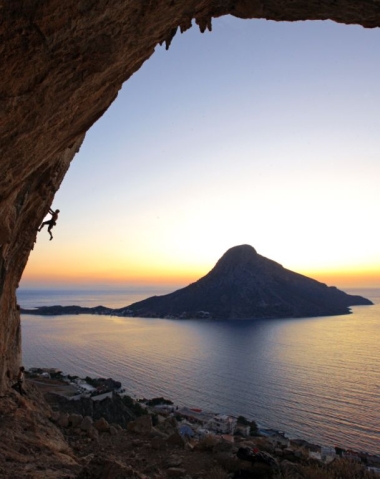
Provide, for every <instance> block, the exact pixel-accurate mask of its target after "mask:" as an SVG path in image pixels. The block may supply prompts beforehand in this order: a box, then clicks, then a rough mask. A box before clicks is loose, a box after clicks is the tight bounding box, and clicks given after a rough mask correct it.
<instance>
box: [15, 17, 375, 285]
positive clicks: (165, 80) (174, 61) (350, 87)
mask: <svg viewBox="0 0 380 479" xmlns="http://www.w3.org/2000/svg"><path fill="white" fill-rule="evenodd" d="M379 42H380V31H379V30H365V29H363V28H361V27H356V26H344V25H338V24H334V23H332V22H300V23H292V24H286V23H275V22H266V21H241V20H237V19H233V18H231V17H226V18H221V19H218V20H215V21H214V28H213V32H212V33H208V34H204V35H201V34H200V33H199V32H198V31H197V30H196V29H194V28H193V29H191V30H190V31H189V32H186V34H184V35H181V36H178V38H177V37H175V39H174V42H173V44H172V46H171V48H170V50H169V51H168V52H167V51H165V50H164V49H163V48H160V47H158V48H157V49H156V53H155V54H154V55H153V57H152V58H151V59H150V60H149V61H148V62H147V63H146V64H145V65H144V66H143V67H142V69H141V70H140V71H139V72H137V73H136V74H135V75H134V76H133V77H132V78H131V79H130V80H129V81H128V82H127V84H126V85H125V86H124V87H123V90H122V91H121V92H120V94H119V97H118V99H117V100H116V102H115V103H114V104H113V105H112V107H111V108H110V109H109V111H108V112H107V113H106V114H105V115H104V116H103V118H101V119H100V120H99V121H98V122H97V124H96V125H95V126H94V127H93V128H92V129H91V130H90V132H89V133H88V135H87V138H86V140H85V143H84V145H83V146H82V148H81V150H80V152H79V154H78V155H77V157H76V158H75V159H74V162H73V165H72V167H71V168H70V170H69V172H68V174H67V177H66V178H65V180H64V182H63V185H62V186H61V189H60V190H59V191H58V193H57V195H56V199H55V201H54V203H53V205H52V206H53V208H54V209H55V208H59V209H60V210H61V214H60V217H59V220H58V224H57V226H56V227H55V228H54V229H53V234H54V240H53V241H51V242H50V241H49V236H48V234H47V232H46V229H45V230H43V231H42V232H41V233H39V235H38V241H37V244H36V246H35V249H34V251H33V252H32V253H31V256H30V261H29V263H28V265H27V268H26V271H25V273H24V277H23V281H22V286H23V287H32V286H39V285H40V286H41V285H43V286H44V287H46V286H48V285H52V286H55V285H70V284H88V285H90V284H104V285H111V286H112V285H114V284H118V285H126V284H128V285H132V284H154V283H167V284H178V285H186V284H188V283H189V282H192V281H195V280H197V279H198V278H199V277H201V276H203V275H204V274H206V273H207V272H208V271H209V270H210V269H211V268H212V267H213V266H214V264H215V262H216V261H217V260H218V259H219V257H220V256H222V254H223V253H224V252H225V251H226V250H227V249H229V248H231V247H233V246H236V245H239V244H250V245H252V246H253V247H254V248H255V249H256V250H257V252H258V253H259V254H261V255H263V256H266V257H268V258H270V259H272V260H274V261H277V262H279V263H281V264H282V265H283V266H284V267H286V268H288V269H291V270H293V271H296V272H299V273H302V274H305V275H308V276H311V277H314V278H315V279H318V280H320V281H323V282H326V283H327V284H330V285H336V286H338V287H342V288H343V287H346V286H347V287H353V286H363V287H380V255H379V227H378V224H377V222H378V220H377V216H378V212H377V209H378V205H379V204H380V188H379V187H378V180H379V178H380V138H379V135H378V131H379V127H380V115H379V113H378V112H379V108H378V106H379V103H380V87H379V82H378V78H379V77H380V50H379V49H378V44H379Z"/></svg>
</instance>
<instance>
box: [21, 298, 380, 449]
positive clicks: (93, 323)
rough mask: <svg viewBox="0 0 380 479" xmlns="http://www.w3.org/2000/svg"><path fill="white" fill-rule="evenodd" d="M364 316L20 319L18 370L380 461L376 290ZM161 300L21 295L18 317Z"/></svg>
mask: <svg viewBox="0 0 380 479" xmlns="http://www.w3.org/2000/svg"><path fill="white" fill-rule="evenodd" d="M346 291H347V292H348V293H351V294H360V295H362V296H365V297H367V298H369V299H371V300H372V301H373V302H374V303H375V304H374V306H355V307H352V308H351V309H352V314H348V315H342V316H325V317H317V318H301V319H280V320H252V321H250V320H230V321H226V320H169V319H147V318H120V317H113V316H95V315H68V316H50V317H47V316H34V315H25V314H23V315H22V318H21V323H22V341H23V363H24V365H25V366H26V367H27V368H29V367H55V368H59V369H61V370H62V371H63V372H65V373H69V374H73V375H78V376H80V377H85V376H91V377H99V376H100V377H112V378H113V379H115V380H119V381H121V382H122V384H123V386H124V387H125V389H126V391H127V392H128V394H130V395H131V396H132V397H134V398H143V397H145V398H152V397H157V396H164V397H165V398H168V399H171V400H172V401H173V402H174V403H175V404H177V405H178V406H188V407H196V408H200V409H203V410H205V411H211V412H217V413H223V414H233V415H243V416H245V417H246V418H247V419H250V420H255V421H256V422H257V423H258V425H259V427H261V428H266V429H274V430H278V431H281V432H284V433H286V435H287V436H288V437H290V438H298V439H305V440H307V441H309V442H312V443H314V444H319V445H325V446H339V447H342V448H344V449H352V450H355V451H364V452H367V453H370V454H380V347H379V341H380V289H366V290H359V289H355V290H346ZM154 294H162V291H154V290H146V291H144V290H141V289H135V290H132V289H130V290H125V291H90V290H86V291H81V290H72V291H68V290H62V291H58V290H23V289H20V290H19V291H18V302H19V304H20V305H21V307H23V308H32V307H36V306H44V305H49V306H52V305H57V304H60V305H73V304H75V305H79V306H97V305H103V306H108V307H114V308H116V307H122V306H126V305H128V304H131V303H133V302H135V301H138V300H141V299H144V298H146V297H149V296H152V295H154Z"/></svg>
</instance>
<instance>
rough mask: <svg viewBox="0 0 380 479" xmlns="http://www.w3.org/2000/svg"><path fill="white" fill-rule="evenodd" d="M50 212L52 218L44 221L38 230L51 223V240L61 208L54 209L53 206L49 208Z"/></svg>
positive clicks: (49, 228) (49, 229)
mask: <svg viewBox="0 0 380 479" xmlns="http://www.w3.org/2000/svg"><path fill="white" fill-rule="evenodd" d="M49 213H50V214H51V218H50V220H49V221H44V222H43V223H42V225H41V226H40V227H39V228H38V231H41V230H42V228H43V227H44V226H45V225H49V227H48V233H49V235H50V241H51V240H52V239H53V235H52V234H51V229H52V228H53V226H55V225H56V224H57V219H58V213H59V210H55V211H53V210H52V209H51V208H49Z"/></svg>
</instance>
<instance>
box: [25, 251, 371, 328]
mask: <svg viewBox="0 0 380 479" xmlns="http://www.w3.org/2000/svg"><path fill="white" fill-rule="evenodd" d="M372 304H373V303H372V302H371V301H370V300H369V299H367V298H364V297H362V296H355V295H350V294H347V293H345V292H344V291H341V290H339V289H338V288H336V287H334V286H327V285H326V284H324V283H321V282H319V281H316V280H314V279H312V278H308V277H307V276H304V275H301V274H298V273H295V272H293V271H290V270H288V269H286V268H284V267H283V266H281V265H280V264H279V263H276V262H275V261H272V260H270V259H268V258H265V257H264V256H261V255H259V254H258V253H257V252H256V250H255V249H254V248H253V247H252V246H250V245H240V246H235V247H233V248H230V249H229V250H228V251H227V252H226V253H225V254H224V255H223V256H222V257H221V258H220V259H219V261H218V262H217V263H216V265H215V266H214V268H213V269H212V270H211V271H210V272H209V273H208V274H206V276H204V277H202V278H200V279H199V280H198V281H196V282H195V283H192V284H190V285H189V286H186V287H185V288H182V289H179V290H177V291H174V292H173V293H170V294H166V295H162V296H152V297H150V298H147V299H145V300H143V301H139V302H136V303H133V304H131V305H129V306H125V307H123V308H117V309H113V308H107V307H104V306H96V307H94V308H88V307H81V306H41V307H38V308H35V309H21V312H22V313H24V314H36V315H44V316H55V315H63V314H98V315H114V316H130V317H145V318H170V319H192V318H196V319H229V320H234V319H282V318H304V317H316V316H334V315H342V314H349V313H350V312H351V310H350V306H358V305H372Z"/></svg>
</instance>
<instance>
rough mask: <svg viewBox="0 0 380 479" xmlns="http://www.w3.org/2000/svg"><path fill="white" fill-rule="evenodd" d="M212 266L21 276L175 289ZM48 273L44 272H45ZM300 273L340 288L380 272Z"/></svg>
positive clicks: (362, 283) (379, 280)
mask: <svg viewBox="0 0 380 479" xmlns="http://www.w3.org/2000/svg"><path fill="white" fill-rule="evenodd" d="M210 269H211V268H209V269H207V270H203V271H202V270H201V268H199V269H198V270H190V271H188V270H185V269H181V270H178V269H176V268H171V269H167V270H161V269H158V268H157V269H152V270H150V271H147V270H143V269H142V270H140V271H137V270H136V271H133V272H130V274H125V273H124V274H123V273H122V272H121V271H119V272H117V271H111V270H110V269H99V270H97V269H96V268H93V270H92V271H86V272H79V271H72V270H71V271H70V272H65V273H64V272H62V271H57V273H52V272H51V271H49V273H47V272H44V271H39V272H36V271H33V272H26V273H25V274H24V276H23V282H24V283H25V284H28V285H30V284H34V283H35V284H38V283H43V284H51V285H52V286H54V285H57V284H64V285H75V286H79V285H83V284H86V285H94V286H96V285H99V284H107V285H109V286H114V287H118V286H121V285H129V286H133V285H136V286H148V285H149V286H151V285H157V286H166V285H176V286H177V287H178V288H181V287H184V286H187V285H189V284H191V283H194V282H195V281H197V280H198V279H200V278H202V277H203V276H205V275H206V274H207V273H208V272H209V271H210ZM45 273H47V274H45ZM298 273H299V274H302V275H304V276H307V277H309V278H312V279H315V280H317V281H320V282H322V283H325V284H327V285H328V286H336V287H338V288H340V289H342V288H380V273H379V272H378V271H370V270H362V271H353V270H347V271H333V270H330V271H298Z"/></svg>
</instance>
